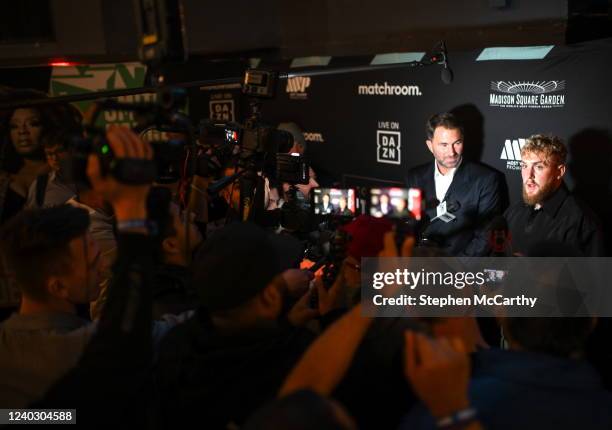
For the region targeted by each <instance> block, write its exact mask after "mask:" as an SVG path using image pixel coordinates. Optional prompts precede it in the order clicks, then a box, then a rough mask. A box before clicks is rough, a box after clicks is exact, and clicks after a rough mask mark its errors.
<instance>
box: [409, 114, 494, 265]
mask: <svg viewBox="0 0 612 430" xmlns="http://www.w3.org/2000/svg"><path fill="white" fill-rule="evenodd" d="M426 133H427V141H426V143H427V148H428V149H429V151H431V153H432V154H433V156H434V162H433V163H427V164H424V165H421V166H418V167H415V168H413V169H411V170H410V171H409V172H408V176H407V178H406V186H407V187H409V188H419V189H421V190H422V192H423V200H424V201H425V205H426V208H425V215H426V216H425V222H424V224H423V230H422V231H421V239H425V240H427V242H429V243H433V244H434V245H436V246H438V247H440V248H441V249H442V250H443V251H445V252H446V253H447V254H449V255H458V256H484V255H487V254H488V252H489V244H488V237H487V234H486V230H485V228H486V225H487V223H488V222H489V221H490V220H491V218H493V217H494V216H495V215H498V214H499V213H500V212H501V210H502V208H501V204H502V203H501V181H500V179H499V174H498V173H497V172H496V171H494V170H493V169H491V168H489V167H486V166H484V165H482V164H478V163H474V162H470V161H467V160H464V159H463V157H462V154H463V146H464V142H463V136H464V133H463V126H462V125H461V124H460V123H459V121H458V120H457V118H456V117H455V116H454V115H453V114H451V113H441V114H436V115H434V116H432V117H431V118H430V119H429V121H428V122H427V125H426Z"/></svg>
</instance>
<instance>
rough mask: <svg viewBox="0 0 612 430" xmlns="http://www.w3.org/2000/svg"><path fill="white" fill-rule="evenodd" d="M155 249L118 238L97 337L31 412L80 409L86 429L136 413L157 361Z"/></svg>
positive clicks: (141, 239)
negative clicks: (153, 333)
mask: <svg viewBox="0 0 612 430" xmlns="http://www.w3.org/2000/svg"><path fill="white" fill-rule="evenodd" d="M153 249H155V247H154V246H153V243H152V240H151V239H150V238H149V237H148V236H145V235H142V234H120V235H119V237H118V257H117V261H116V263H115V266H114V268H113V277H112V279H111V285H110V287H109V293H108V301H107V303H106V305H105V307H104V310H103V311H102V315H101V317H100V321H99V326H98V329H97V331H96V333H95V334H94V336H93V337H92V339H91V342H90V343H89V344H88V346H87V347H86V348H85V350H84V352H83V355H82V357H81V359H80V361H79V363H78V364H77V366H76V367H75V368H73V369H72V370H71V371H69V372H68V373H67V374H66V375H65V376H64V377H62V378H61V379H60V380H59V381H58V382H56V383H55V384H54V385H53V386H52V387H51V389H50V390H49V391H48V392H47V394H46V395H45V396H44V397H43V398H42V399H41V400H39V401H38V402H36V403H35V404H34V405H31V407H35V408H70V409H77V419H78V422H79V424H81V425H84V426H85V427H90V426H91V427H101V426H102V424H104V427H109V426H112V425H113V423H115V425H116V423H117V422H119V421H117V420H118V419H123V418H125V417H126V416H127V413H129V414H133V413H137V412H136V410H135V409H136V404H137V402H134V400H135V399H138V398H139V397H142V393H140V394H138V393H139V392H140V391H141V390H142V388H143V385H144V384H145V382H146V381H147V377H148V374H149V371H150V367H151V361H152V356H153V351H152V341H151V322H152V321H151V307H152V300H151V291H150V285H151V279H150V276H151V273H152V272H153V263H154V256H153V251H152V250H153ZM105 420H107V421H108V422H107V423H104V421H105ZM106 424H108V425H106Z"/></svg>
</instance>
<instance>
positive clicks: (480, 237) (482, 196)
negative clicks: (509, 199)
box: [463, 173, 502, 256]
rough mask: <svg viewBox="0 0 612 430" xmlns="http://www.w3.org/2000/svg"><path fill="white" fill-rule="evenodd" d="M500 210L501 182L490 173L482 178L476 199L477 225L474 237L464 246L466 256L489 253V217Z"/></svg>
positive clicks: (495, 175)
mask: <svg viewBox="0 0 612 430" xmlns="http://www.w3.org/2000/svg"><path fill="white" fill-rule="evenodd" d="M501 211H502V201H501V183H500V181H499V178H498V176H497V174H495V173H491V174H489V175H487V177H486V178H483V179H482V182H481V186H480V193H479V199H478V216H477V225H476V226H475V227H474V237H473V238H472V240H471V241H470V243H468V245H467V246H466V247H465V250H464V251H463V254H464V255H466V256H486V255H488V254H489V251H490V245H489V232H488V225H489V222H490V221H491V219H493V217H495V216H496V215H499V214H500V213H501Z"/></svg>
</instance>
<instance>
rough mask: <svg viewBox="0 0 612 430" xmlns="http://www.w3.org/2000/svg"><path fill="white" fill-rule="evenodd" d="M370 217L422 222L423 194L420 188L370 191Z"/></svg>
mask: <svg viewBox="0 0 612 430" xmlns="http://www.w3.org/2000/svg"><path fill="white" fill-rule="evenodd" d="M369 204H370V210H369V212H370V215H372V216H373V217H377V218H381V217H389V218H396V219H408V218H413V219H417V220H420V219H421V214H422V210H423V207H422V193H421V190H420V189H418V188H372V189H370V202H369Z"/></svg>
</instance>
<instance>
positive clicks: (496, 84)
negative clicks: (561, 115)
mask: <svg viewBox="0 0 612 430" xmlns="http://www.w3.org/2000/svg"><path fill="white" fill-rule="evenodd" d="M553 93H554V94H553ZM489 105H490V106H493V107H500V108H515V109H516V108H517V109H524V108H530V109H550V108H561V107H564V106H565V81H491V93H490V94H489Z"/></svg>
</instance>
